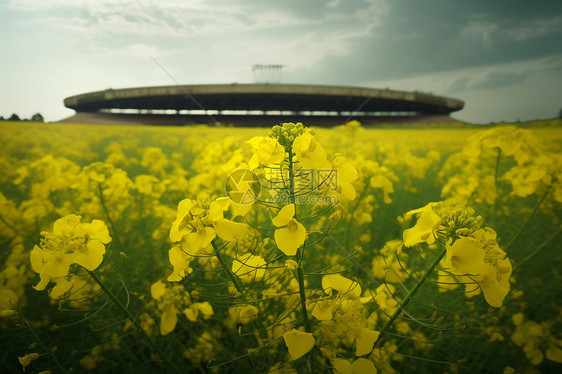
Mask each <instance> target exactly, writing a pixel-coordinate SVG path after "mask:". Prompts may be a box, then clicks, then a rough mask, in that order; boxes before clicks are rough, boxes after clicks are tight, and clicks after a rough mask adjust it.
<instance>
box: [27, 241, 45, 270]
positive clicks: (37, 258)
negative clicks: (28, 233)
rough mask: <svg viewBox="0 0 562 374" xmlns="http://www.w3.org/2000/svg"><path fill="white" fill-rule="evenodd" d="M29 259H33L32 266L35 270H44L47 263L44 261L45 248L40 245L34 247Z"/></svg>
mask: <svg viewBox="0 0 562 374" xmlns="http://www.w3.org/2000/svg"><path fill="white" fill-rule="evenodd" d="M29 260H30V261H31V268H32V269H33V271H34V272H36V273H40V272H42V271H43V268H44V267H45V264H44V263H43V250H42V249H41V248H39V247H38V246H35V247H33V249H32V250H31V254H30V255H29Z"/></svg>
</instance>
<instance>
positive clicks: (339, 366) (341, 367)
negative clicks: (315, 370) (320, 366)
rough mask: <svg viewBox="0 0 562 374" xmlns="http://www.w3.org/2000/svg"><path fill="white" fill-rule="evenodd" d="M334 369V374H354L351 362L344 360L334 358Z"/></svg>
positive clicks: (332, 361)
mask: <svg viewBox="0 0 562 374" xmlns="http://www.w3.org/2000/svg"><path fill="white" fill-rule="evenodd" d="M330 362H331V363H332V366H333V367H334V374H353V366H351V362H349V361H347V360H344V359H343V358H334V359H333V360H331V361H330Z"/></svg>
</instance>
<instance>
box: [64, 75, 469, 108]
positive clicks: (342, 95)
mask: <svg viewBox="0 0 562 374" xmlns="http://www.w3.org/2000/svg"><path fill="white" fill-rule="evenodd" d="M64 105H65V106H66V107H68V108H71V109H74V110H76V111H78V112H99V111H108V110H119V109H138V110H149V111H150V110H176V111H180V110H206V111H208V110H217V111H219V112H220V111H225V110H227V111H230V110H232V111H256V110H257V111H291V112H295V113H299V112H303V111H325V112H339V113H341V112H363V113H376V112H416V113H420V114H449V113H451V112H454V111H457V110H460V109H462V108H463V106H464V102H462V101H460V100H454V99H449V98H444V97H439V96H434V95H430V94H425V93H419V92H405V91H395V90H389V89H374V88H360V87H340V86H313V85H290V84H236V83H234V84H213V85H175V86H158V87H137V88H121V89H107V90H104V91H96V92H89V93H85V94H81V95H76V96H71V97H68V98H66V99H65V100H64Z"/></svg>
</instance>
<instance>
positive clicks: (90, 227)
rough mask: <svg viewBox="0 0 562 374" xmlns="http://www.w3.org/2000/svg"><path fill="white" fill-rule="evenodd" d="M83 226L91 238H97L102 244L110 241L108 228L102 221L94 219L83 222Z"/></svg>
mask: <svg viewBox="0 0 562 374" xmlns="http://www.w3.org/2000/svg"><path fill="white" fill-rule="evenodd" d="M83 226H84V229H85V230H86V231H87V232H88V234H89V237H90V239H91V240H99V241H100V242H102V243H103V244H107V243H109V242H110V241H111V236H109V230H108V229H107V226H106V225H105V223H103V221H100V220H99V219H95V220H93V221H92V223H85V224H84V225H83Z"/></svg>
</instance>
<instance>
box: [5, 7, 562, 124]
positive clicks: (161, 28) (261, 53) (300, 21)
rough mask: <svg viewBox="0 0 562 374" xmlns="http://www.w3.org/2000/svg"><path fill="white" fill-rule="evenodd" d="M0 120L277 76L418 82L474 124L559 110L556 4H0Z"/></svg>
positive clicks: (560, 17)
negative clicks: (276, 72) (255, 68)
mask: <svg viewBox="0 0 562 374" xmlns="http://www.w3.org/2000/svg"><path fill="white" fill-rule="evenodd" d="M0 18H1V19H0V35H1V36H0V50H1V51H2V58H0V71H1V72H2V75H1V77H2V82H1V84H0V115H2V116H4V117H9V116H10V115H11V114H12V113H17V114H18V115H19V116H20V117H22V118H29V117H31V115H33V114H34V113H37V112H40V113H42V114H43V116H44V117H45V119H46V120H48V121H57V120H60V119H63V118H65V117H69V116H71V115H72V114H73V113H74V111H72V110H70V109H66V108H65V107H64V106H63V99H64V98H65V97H67V96H71V95H76V94H79V93H84V92H88V91H95V90H103V89H106V88H110V87H112V88H123V87H136V86H149V85H173V84H175V82H174V80H175V81H177V82H180V83H182V84H201V83H232V82H238V83H254V76H253V74H252V65H254V64H282V65H284V68H283V75H282V79H281V83H296V84H322V85H351V86H359V87H373V88H381V87H388V88H390V89H399V90H408V91H413V90H418V91H423V92H431V93H433V94H436V95H441V96H447V97H452V98H457V99H461V100H463V101H465V103H466V105H465V108H464V109H463V110H462V111H460V112H457V113H454V114H453V117H454V118H457V119H460V120H463V121H468V122H473V123H488V122H497V121H502V120H504V121H516V120H521V121H527V120H532V119H544V118H552V117H556V116H557V115H558V113H559V111H560V109H562V1H560V0H536V1H533V2H531V1H529V0H493V1H490V0H424V1H419V0H331V1H328V0H326V1H324V0H308V1H304V0H275V1H270V0H162V1H156V0H154V1H152V0H41V1H37V0H0Z"/></svg>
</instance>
